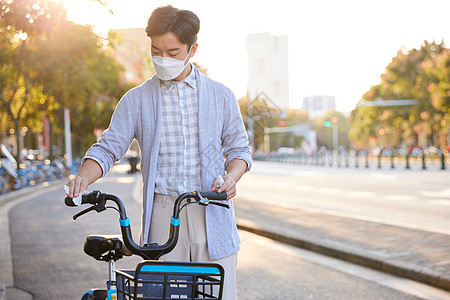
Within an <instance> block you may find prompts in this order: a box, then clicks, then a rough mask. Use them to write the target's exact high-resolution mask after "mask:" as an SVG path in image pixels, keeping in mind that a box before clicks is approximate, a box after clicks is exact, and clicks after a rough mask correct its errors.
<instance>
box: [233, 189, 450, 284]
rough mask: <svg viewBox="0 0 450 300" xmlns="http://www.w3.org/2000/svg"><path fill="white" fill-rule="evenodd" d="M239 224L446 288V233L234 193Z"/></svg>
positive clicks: (449, 245)
mask: <svg viewBox="0 0 450 300" xmlns="http://www.w3.org/2000/svg"><path fill="white" fill-rule="evenodd" d="M235 213H236V221H237V224H238V228H239V229H242V230H247V231H250V232H253V233H256V234H259V235H263V236H266V237H269V238H271V239H274V240H278V241H281V242H284V243H288V244H291V245H294V246H297V247H301V248H305V249H308V250H311V251H314V252H317V253H321V254H325V255H328V256H332V257H335V258H338V259H342V260H345V261H349V262H352V263H356V264H359V265H363V266H366V267H370V268H373V269H376V270H380V271H384V272H387V273H389V274H392V275H396V276H402V277H406V278H409V279H412V280H415V281H418V282H422V283H425V284H428V285H431V286H435V287H438V288H441V289H445V290H450V235H446V234H441V233H434V232H428V231H421V230H415V229H409V228H404V227H397V226H391V225H385V224H380V223H374V222H368V221H360V220H355V219H349V218H343V217H337V216H332V215H326V214H320V213H312V212H306V211H301V210H294V209H289V208H283V207H278V206H275V205H274V206H271V205H266V204H261V203H257V202H252V201H247V200H245V199H241V198H237V199H236V201H235Z"/></svg>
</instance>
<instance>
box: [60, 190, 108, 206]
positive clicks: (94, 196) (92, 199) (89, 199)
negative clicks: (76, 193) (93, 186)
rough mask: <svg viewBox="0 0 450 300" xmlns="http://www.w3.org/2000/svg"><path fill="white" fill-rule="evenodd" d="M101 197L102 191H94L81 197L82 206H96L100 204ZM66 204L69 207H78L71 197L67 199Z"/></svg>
mask: <svg viewBox="0 0 450 300" xmlns="http://www.w3.org/2000/svg"><path fill="white" fill-rule="evenodd" d="M99 195H100V191H93V192H90V193H89V194H85V195H82V196H81V204H92V205H94V204H96V203H97V202H98V196H99ZM64 203H65V204H66V205H67V206H77V205H76V204H75V203H73V199H72V198H70V197H66V199H65V200H64Z"/></svg>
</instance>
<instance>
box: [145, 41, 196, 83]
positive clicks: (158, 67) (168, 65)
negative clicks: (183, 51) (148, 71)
mask: <svg viewBox="0 0 450 300" xmlns="http://www.w3.org/2000/svg"><path fill="white" fill-rule="evenodd" d="M191 50H192V47H191V49H189V53H188V55H187V56H186V58H185V59H184V60H179V59H176V58H171V57H162V56H152V61H153V66H154V67H155V71H156V75H158V77H159V79H162V80H172V79H174V78H177V77H178V75H180V74H181V72H183V71H184V68H186V66H185V65H184V63H185V62H186V60H187V59H188V57H189V54H191Z"/></svg>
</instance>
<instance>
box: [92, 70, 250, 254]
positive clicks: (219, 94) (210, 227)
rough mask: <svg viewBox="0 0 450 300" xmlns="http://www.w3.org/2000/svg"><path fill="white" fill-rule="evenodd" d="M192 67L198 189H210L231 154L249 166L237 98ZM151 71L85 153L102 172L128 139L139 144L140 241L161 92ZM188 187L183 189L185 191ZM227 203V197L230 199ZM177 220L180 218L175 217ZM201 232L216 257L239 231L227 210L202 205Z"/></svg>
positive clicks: (151, 186)
mask: <svg viewBox="0 0 450 300" xmlns="http://www.w3.org/2000/svg"><path fill="white" fill-rule="evenodd" d="M193 71H194V72H196V78H197V88H198V98H199V112H198V115H199V142H200V160H201V170H202V174H201V177H202V178H201V179H202V189H203V190H210V189H211V185H212V182H213V181H214V179H215V178H216V177H217V176H218V175H219V174H220V175H223V174H224V173H225V168H226V166H227V164H228V163H229V162H230V161H231V160H232V159H235V158H239V159H243V160H245V161H246V162H247V165H248V168H247V171H248V170H250V168H251V152H250V148H249V146H248V138H247V134H246V131H245V127H244V123H243V121H242V117H241V114H240V111H239V105H238V102H237V100H236V98H235V96H234V95H233V93H232V92H231V90H230V89H228V88H227V87H225V86H224V85H223V84H221V83H218V82H216V81H213V80H212V79H210V78H209V77H207V76H205V75H203V74H201V73H200V72H199V71H198V69H197V68H196V67H195V66H193ZM161 92H162V90H161V87H160V81H159V79H158V78H157V77H156V76H153V77H152V78H151V79H149V80H147V81H146V82H144V83H143V84H142V85H140V86H138V87H136V88H134V89H132V90H130V91H128V92H127V93H126V94H125V95H124V96H123V98H122V99H121V100H120V101H119V103H118V105H117V107H116V109H115V111H114V114H113V116H112V119H111V123H110V125H109V128H108V129H107V130H106V131H105V132H104V133H103V137H102V138H101V139H100V140H99V141H98V142H97V143H96V144H94V145H93V146H92V147H91V148H90V149H89V150H88V151H87V153H86V156H85V158H84V159H86V158H91V159H94V160H95V161H97V162H98V163H99V164H100V166H101V168H102V171H103V176H104V175H105V174H106V173H107V172H108V171H109V170H110V169H111V167H112V165H113V163H114V162H116V161H118V160H120V159H121V158H122V157H123V155H124V154H125V153H126V151H127V150H128V148H129V146H130V144H131V142H132V140H133V138H136V140H137V141H138V143H139V146H140V149H141V174H142V179H143V185H144V187H143V202H142V203H143V210H142V212H143V213H142V230H141V237H140V242H141V244H142V243H146V242H147V240H148V234H149V227H150V218H151V216H152V207H153V195H154V192H155V179H156V165H157V159H158V153H159V146H160V142H161V118H162V114H161V113H162V111H161V109H162V105H161V101H162V95H161ZM187 192H188V191H187ZM230 203H231V204H232V201H230ZM181 221H182V222H183V220H181ZM206 231H207V239H208V249H209V257H210V260H217V259H220V258H223V257H226V256H228V255H231V254H233V253H235V252H237V251H238V250H239V244H240V240H239V236H238V233H237V228H236V221H235V218H234V210H233V209H229V210H227V209H225V208H223V207H218V206H213V205H211V206H207V207H206Z"/></svg>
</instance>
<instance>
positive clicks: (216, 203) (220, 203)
mask: <svg viewBox="0 0 450 300" xmlns="http://www.w3.org/2000/svg"><path fill="white" fill-rule="evenodd" d="M209 204H214V205H218V206H223V207H225V208H227V209H230V205H229V204H228V203H226V202H221V201H213V200H210V201H209Z"/></svg>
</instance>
